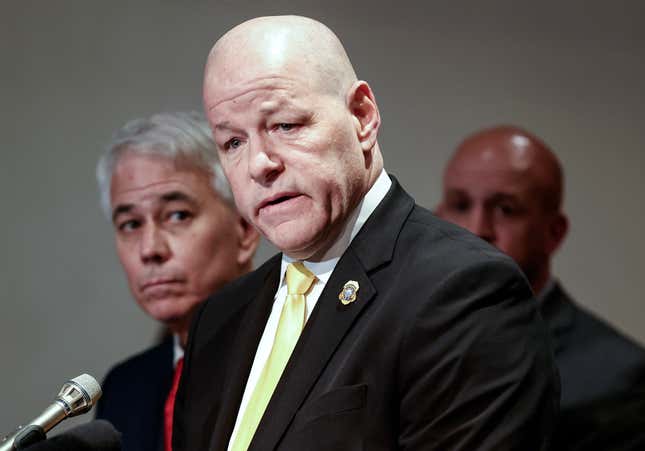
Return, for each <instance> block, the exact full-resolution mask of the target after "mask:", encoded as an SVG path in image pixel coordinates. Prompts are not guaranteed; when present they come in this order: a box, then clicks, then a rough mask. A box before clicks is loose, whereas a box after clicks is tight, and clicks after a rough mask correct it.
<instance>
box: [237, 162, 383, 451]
mask: <svg viewBox="0 0 645 451" xmlns="http://www.w3.org/2000/svg"><path fill="white" fill-rule="evenodd" d="M391 185H392V181H391V180H390V178H389V177H388V175H387V174H386V173H385V170H382V171H381V174H380V175H379V176H378V178H377V179H376V182H374V185H372V187H371V188H370V190H369V191H368V192H367V194H366V195H365V197H363V200H361V202H360V204H359V205H358V206H357V207H356V208H355V209H354V211H353V212H352V214H351V215H350V216H349V218H348V220H347V223H346V224H345V227H344V228H343V232H342V233H341V235H340V237H339V238H338V240H336V242H335V243H334V244H333V245H332V246H331V247H330V248H329V250H328V251H327V252H326V253H325V255H324V256H323V258H322V260H321V261H319V262H309V261H304V262H303V264H304V265H305V266H306V267H307V269H309V271H311V272H312V273H313V274H314V275H315V276H316V281H315V282H314V284H313V286H312V287H311V289H310V291H309V293H308V294H307V296H306V298H305V300H306V305H307V307H306V312H305V315H306V319H307V320H308V319H309V317H310V316H311V312H312V311H313V309H314V307H315V306H316V303H317V302H318V298H319V297H320V294H321V293H322V291H323V289H324V288H325V285H326V284H327V281H328V280H329V277H330V276H331V273H332V272H333V271H334V268H335V267H336V264H337V263H338V260H340V257H341V256H342V255H343V253H344V252H345V250H347V248H348V247H349V244H350V243H351V241H352V240H353V239H354V237H355V236H356V234H357V233H358V232H359V230H360V229H361V227H363V224H365V221H367V218H369V216H370V215H371V214H372V212H373V211H374V210H375V209H376V207H377V206H378V204H380V203H381V201H382V200H383V198H384V197H385V195H386V194H387V192H388V191H389V189H390V186H391ZM293 261H294V260H293V259H292V258H289V257H287V256H286V255H284V254H282V264H281V268H280V284H279V285H278V290H277V292H276V294H275V298H274V301H273V307H272V308H271V314H270V315H269V319H268V320H267V323H266V326H265V327H264V332H263V333H262V338H260V343H259V344H258V349H257V350H256V352H255V358H254V359H253V366H252V367H251V372H250V373H249V379H248V380H247V382H246V387H245V388H244V395H243V396H242V402H241V403H240V408H239V410H238V412H237V419H236V420H235V428H234V429H233V433H232V434H231V439H230V440H229V443H228V450H229V451H230V449H231V445H232V443H233V438H234V437H235V436H236V435H237V430H238V428H239V427H240V422H241V421H242V416H243V412H244V410H245V409H246V406H247V405H248V403H249V400H250V398H251V395H252V394H253V390H254V389H255V386H256V385H257V383H258V380H259V378H260V374H261V373H262V369H263V368H264V365H265V364H266V361H267V360H268V358H269V354H270V353H271V348H272V347H273V341H274V340H275V334H276V332H277V330H278V322H279V321H280V313H281V312H282V307H283V306H284V302H285V300H286V298H287V282H286V277H285V275H286V272H287V265H289V263H291V262H293Z"/></svg>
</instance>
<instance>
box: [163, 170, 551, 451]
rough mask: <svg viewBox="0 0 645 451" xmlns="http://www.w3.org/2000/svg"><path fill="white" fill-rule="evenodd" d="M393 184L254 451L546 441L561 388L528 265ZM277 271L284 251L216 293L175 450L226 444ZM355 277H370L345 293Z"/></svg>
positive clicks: (329, 292)
mask: <svg viewBox="0 0 645 451" xmlns="http://www.w3.org/2000/svg"><path fill="white" fill-rule="evenodd" d="M393 182H394V183H393V187H392V188H391V190H390V192H389V193H388V195H387V196H386V198H385V199H384V200H383V201H382V202H381V204H380V205H379V206H378V207H377V209H376V210H375V211H374V212H373V213H372V215H371V216H370V218H369V219H368V221H367V222H366V223H365V224H364V226H363V228H362V229H361V231H360V232H359V233H358V234H357V236H356V237H355V238H354V240H353V241H352V243H351V244H350V246H349V248H348V249H347V251H346V252H345V253H344V254H343V256H342V257H341V259H340V260H339V262H338V264H337V265H336V267H335V269H334V271H333V273H332V275H331V277H330V279H329V280H328V282H327V284H326V285H325V288H324V290H323V292H322V294H321V296H320V298H319V299H318V302H317V304H316V308H315V309H314V311H313V312H312V314H311V317H310V318H309V320H308V321H307V324H306V326H305V329H304V330H303V332H302V334H301V336H300V339H299V341H298V344H297V345H296V348H295V349H294V351H293V353H292V355H291V359H290V360H289V362H288V364H287V366H286V368H285V370H284V372H283V375H282V378H281V379H280V381H279V383H278V385H277V387H276V389H275V391H274V394H273V397H272V398H271V401H270V403H269V405H268V407H267V410H266V412H265V415H264V417H263V418H262V421H261V422H260V425H259V426H258V429H257V431H256V434H255V436H254V439H253V442H252V443H251V445H250V448H249V449H250V450H273V449H278V450H311V451H314V450H330V449H339V450H340V449H342V450H361V449H369V450H393V449H408V450H421V449H424V450H425V449H441V450H444V449H450V450H472V449H479V450H505V449H522V450H530V449H535V450H537V449H543V448H544V447H545V446H546V442H547V437H548V436H549V434H550V432H551V427H552V422H553V417H554V415H555V412H556V410H557V397H558V386H557V378H556V373H555V369H554V365H553V361H552V355H551V352H550V350H549V348H548V343H547V331H546V328H545V327H544V324H543V323H542V321H541V319H540V316H539V314H538V312H537V309H536V307H535V302H534V300H533V299H532V294H531V291H530V289H529V287H528V284H527V282H526V280H525V278H524V276H523V275H522V274H521V273H520V271H519V270H518V268H517V266H516V265H515V263H514V262H512V261H511V260H510V259H509V258H508V257H506V256H504V255H502V254H501V253H499V252H498V251H496V250H495V249H493V248H492V247H491V246H489V245H488V244H486V243H485V242H483V241H481V240H479V239H477V238H476V237H474V236H473V235H470V234H469V233H467V232H465V231H464V230H462V229H460V228H458V227H455V226H452V225H450V224H448V223H445V222H443V221H441V220H439V219H437V218H436V217H435V216H433V215H432V214H431V213H429V212H428V211H427V210H424V209H423V208H421V207H418V206H416V205H415V204H414V201H413V200H412V198H410V197H409V196H408V195H407V194H406V193H405V192H404V191H403V190H402V189H401V188H400V186H399V185H398V183H397V182H396V180H394V181H393ZM279 270H280V255H277V256H275V257H274V258H273V259H271V260H270V261H269V262H267V263H266V264H265V265H263V266H262V267H261V268H259V269H258V270H257V271H256V272H254V273H252V274H250V275H248V276H246V277H243V278H242V279H239V280H238V281H237V282H235V283H233V284H232V285H230V286H228V287H227V288H225V289H224V290H222V291H220V292H219V293H218V294H217V295H216V296H214V297H213V298H211V299H210V300H208V301H207V302H206V303H205V304H203V307H202V309H201V311H200V313H199V314H198V315H197V318H196V321H195V322H194V324H193V328H192V330H191V333H190V338H189V344H188V348H187V354H186V360H185V366H184V372H183V374H182V382H181V384H180V388H179V392H178V397H177V404H176V405H175V408H176V409H177V410H176V412H177V414H176V416H175V425H174V426H175V427H174V432H173V443H174V446H175V450H194V449H212V450H224V449H226V446H227V444H228V441H229V438H230V434H231V432H232V429H233V426H234V424H235V419H236V415H237V411H238V408H239V404H240V401H241V398H242V394H243V391H244V386H245V384H246V380H247V378H248V374H249V371H250V368H251V365H252V362H253V358H254V355H255V351H256V349H257V345H258V342H259V340H260V337H261V335H262V332H263V330H264V325H265V323H266V320H267V317H268V315H269V313H270V309H271V306H272V303H273V298H274V296H275V292H276V289H277V286H278V277H279ZM348 280H352V281H355V282H357V283H358V284H359V287H360V288H359V290H358V293H357V298H356V300H355V301H354V302H352V303H349V304H347V305H343V304H342V303H341V302H340V301H339V298H338V296H339V292H340V291H341V290H342V288H343V286H344V284H345V283H346V282H347V281H348ZM213 381H221V384H219V383H217V384H214V383H213Z"/></svg>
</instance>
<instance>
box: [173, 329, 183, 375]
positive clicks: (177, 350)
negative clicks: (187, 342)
mask: <svg viewBox="0 0 645 451" xmlns="http://www.w3.org/2000/svg"><path fill="white" fill-rule="evenodd" d="M183 357H184V348H182V347H181V343H180V342H179V335H177V334H173V335H172V366H173V367H176V366H177V362H179V359H181V358H183Z"/></svg>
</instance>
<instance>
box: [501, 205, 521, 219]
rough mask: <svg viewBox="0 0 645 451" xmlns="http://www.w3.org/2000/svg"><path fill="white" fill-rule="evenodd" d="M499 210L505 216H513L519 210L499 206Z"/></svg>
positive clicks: (509, 206) (508, 206) (507, 206)
mask: <svg viewBox="0 0 645 451" xmlns="http://www.w3.org/2000/svg"><path fill="white" fill-rule="evenodd" d="M497 210H498V211H499V212H500V213H501V214H502V215H504V216H513V215H514V214H515V213H516V212H517V210H516V209H515V207H513V206H512V205H504V204H501V205H498V206H497Z"/></svg>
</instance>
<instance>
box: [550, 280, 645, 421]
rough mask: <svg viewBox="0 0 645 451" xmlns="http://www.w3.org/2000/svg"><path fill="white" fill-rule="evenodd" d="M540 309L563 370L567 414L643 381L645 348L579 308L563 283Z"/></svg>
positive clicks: (560, 368) (620, 392)
mask: <svg viewBox="0 0 645 451" xmlns="http://www.w3.org/2000/svg"><path fill="white" fill-rule="evenodd" d="M540 309H541V312H542V315H543V316H544V318H545V320H546V322H547V324H548V326H549V328H550V330H551V336H552V341H553V347H554V352H555V358H556V363H557V365H558V368H559V370H560V378H561V380H562V400H561V410H562V411H563V412H564V411H566V410H568V409H571V408H576V407H581V406H584V405H587V404H589V403H591V402H597V401H601V400H603V399H609V398H614V397H616V396H621V394H625V393H629V392H630V391H632V390H633V389H634V387H636V386H638V384H639V383H643V382H645V350H644V349H643V348H642V347H641V346H639V345H638V344H636V342H634V341H633V340H631V339H630V338H628V337H626V336H625V335H623V334H622V333H621V332H619V331H618V330H616V329H615V328H613V327H612V326H610V325H609V324H608V323H607V322H605V321H604V320H602V319H600V318H598V317H597V316H595V315H594V314H593V313H591V312H589V311H587V310H586V309H584V308H583V307H581V306H579V305H577V304H576V303H575V302H574V301H573V300H572V299H571V297H570V296H569V295H568V294H567V293H566V292H565V291H564V289H563V288H562V286H561V285H560V284H559V283H556V285H555V286H554V287H553V288H552V289H551V290H550V292H549V293H548V294H547V296H545V298H544V299H543V300H542V302H541V304H540Z"/></svg>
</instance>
